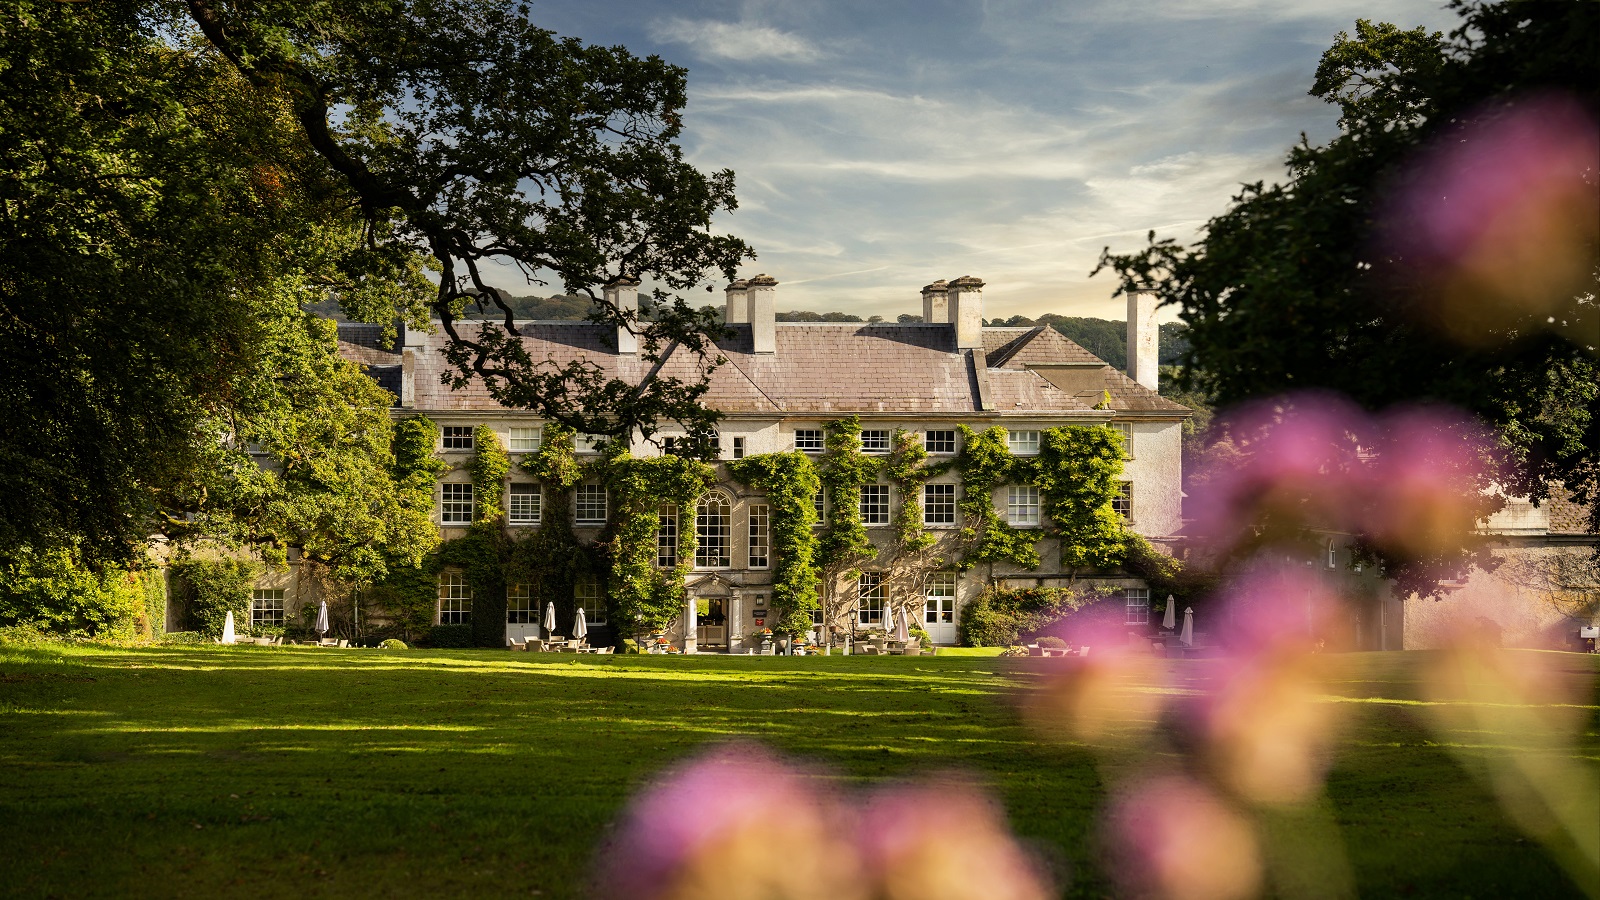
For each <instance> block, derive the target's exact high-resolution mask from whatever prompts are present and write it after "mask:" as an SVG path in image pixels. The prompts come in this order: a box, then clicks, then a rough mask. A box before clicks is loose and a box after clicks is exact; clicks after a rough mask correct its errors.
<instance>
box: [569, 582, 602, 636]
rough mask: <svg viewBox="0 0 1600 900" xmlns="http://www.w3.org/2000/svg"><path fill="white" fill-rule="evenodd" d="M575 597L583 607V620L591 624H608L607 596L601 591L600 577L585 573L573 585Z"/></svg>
mask: <svg viewBox="0 0 1600 900" xmlns="http://www.w3.org/2000/svg"><path fill="white" fill-rule="evenodd" d="M573 595H574V596H573V599H574V600H576V601H577V604H578V605H579V606H581V607H583V621H584V622H585V623H586V624H589V625H604V624H606V604H605V598H604V596H602V595H601V593H600V579H598V578H596V577H595V576H593V575H584V576H582V577H580V578H579V579H578V582H577V584H575V585H574V586H573Z"/></svg>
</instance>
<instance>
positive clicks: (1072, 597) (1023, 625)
mask: <svg viewBox="0 0 1600 900" xmlns="http://www.w3.org/2000/svg"><path fill="white" fill-rule="evenodd" d="M1101 599H1103V595H1101V594H1099V593H1096V592H1093V591H1086V590H1074V589H1069V588H1028V589H1026V590H1011V589H1007V588H1000V587H990V588H988V589H987V590H985V591H984V592H983V593H982V594H979V595H978V597H977V599H975V600H973V601H972V602H971V603H969V604H967V606H965V607H964V608H963V609H962V611H961V622H960V624H959V625H958V626H957V627H958V631H959V633H960V637H961V643H962V644H964V645H966V646H968V647H1009V646H1012V645H1014V644H1018V643H1020V642H1021V640H1022V637H1021V636H1022V635H1028V634H1032V633H1034V632H1037V631H1040V630H1042V629H1044V628H1046V627H1047V626H1049V625H1050V624H1051V623H1053V622H1055V621H1056V620H1058V619H1060V618H1061V617H1062V616H1065V615H1066V614H1068V613H1070V612H1073V611H1075V610H1078V609H1081V608H1083V607H1084V606H1087V605H1089V604H1090V603H1093V602H1095V601H1098V600H1101Z"/></svg>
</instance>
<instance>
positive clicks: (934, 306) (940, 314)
mask: <svg viewBox="0 0 1600 900" xmlns="http://www.w3.org/2000/svg"><path fill="white" fill-rule="evenodd" d="M948 288H949V285H947V284H945V283H944V281H943V280H939V281H935V282H934V283H933V284H930V285H926V286H925V287H923V289H922V321H924V322H927V323H928V324H930V325H944V324H947V323H949V321H950V298H949V297H948V296H947V295H946V294H945V291H946V290H947V289H948Z"/></svg>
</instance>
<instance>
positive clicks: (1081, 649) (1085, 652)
mask: <svg viewBox="0 0 1600 900" xmlns="http://www.w3.org/2000/svg"><path fill="white" fill-rule="evenodd" d="M1078 655H1079V656H1088V655H1089V648H1088V647H1079V648H1078Z"/></svg>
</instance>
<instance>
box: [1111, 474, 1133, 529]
mask: <svg viewBox="0 0 1600 900" xmlns="http://www.w3.org/2000/svg"><path fill="white" fill-rule="evenodd" d="M1111 509H1112V510H1113V511H1114V512H1115V513H1116V514H1117V515H1119V516H1121V517H1123V518H1124V519H1128V520H1130V521H1131V520H1132V519H1133V484H1132V483H1131V482H1127V481H1124V482H1121V483H1119V484H1118V485H1117V495H1116V496H1115V497H1112V498H1111Z"/></svg>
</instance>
